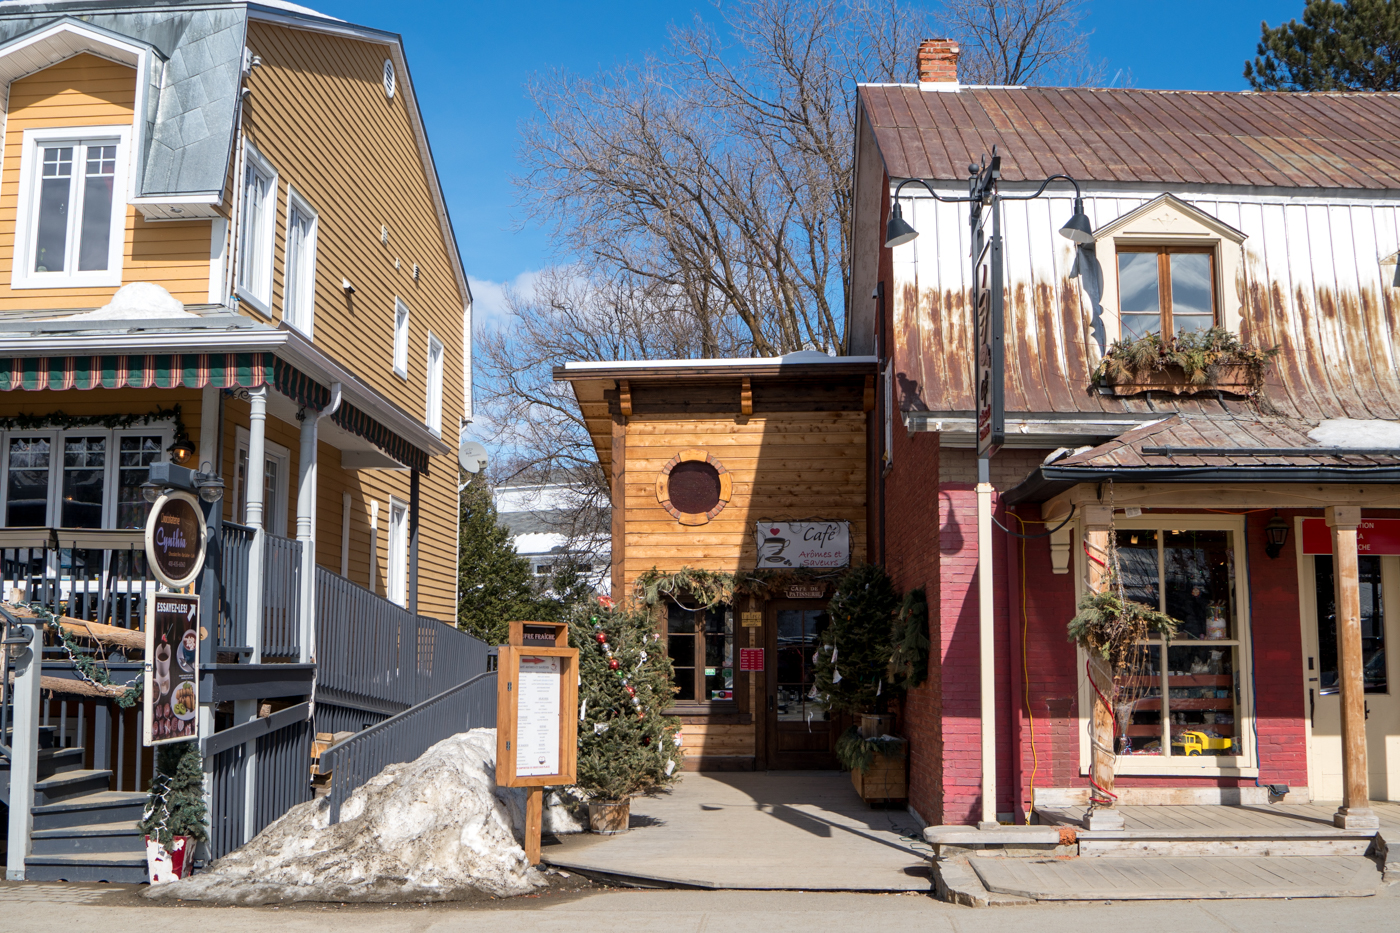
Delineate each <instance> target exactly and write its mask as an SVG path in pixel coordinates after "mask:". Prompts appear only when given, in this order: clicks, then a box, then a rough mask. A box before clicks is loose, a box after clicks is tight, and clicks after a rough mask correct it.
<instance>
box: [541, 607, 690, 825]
mask: <svg viewBox="0 0 1400 933" xmlns="http://www.w3.org/2000/svg"><path fill="white" fill-rule="evenodd" d="M569 644H570V646H571V647H574V648H577V649H578V653H579V676H580V680H581V682H580V684H579V724H578V784H577V786H578V787H579V789H580V790H582V791H584V792H585V793H587V794H588V795H589V796H591V797H594V798H597V799H600V800H623V799H626V798H628V797H631V796H633V795H635V794H644V793H647V792H648V791H651V790H655V789H656V788H659V787H664V786H666V785H667V784H670V783H672V782H673V781H675V780H676V779H677V778H679V777H680V767H681V754H682V753H681V750H680V748H678V747H677V745H676V732H677V731H678V730H679V729H680V720H679V719H676V718H675V717H667V716H663V715H662V712H663V711H664V710H665V709H666V708H667V707H669V706H670V705H671V698H672V696H673V695H674V689H673V686H672V683H673V674H672V670H671V659H670V658H669V657H667V656H666V645H665V643H664V642H662V641H661V640H660V636H658V635H657V634H656V623H655V622H654V620H653V619H652V617H651V616H650V615H649V614H648V613H646V612H644V611H636V610H624V609H616V608H604V607H601V606H596V604H595V607H594V608H593V610H592V611H590V612H589V613H588V614H587V615H584V614H582V613H580V614H578V615H576V616H575V617H574V618H573V619H572V620H571V623H570V625H569Z"/></svg>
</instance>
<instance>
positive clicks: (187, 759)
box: [140, 742, 209, 849]
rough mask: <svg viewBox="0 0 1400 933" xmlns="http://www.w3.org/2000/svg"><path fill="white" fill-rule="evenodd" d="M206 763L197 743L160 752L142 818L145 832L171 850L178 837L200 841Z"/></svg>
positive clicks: (176, 744)
mask: <svg viewBox="0 0 1400 933" xmlns="http://www.w3.org/2000/svg"><path fill="white" fill-rule="evenodd" d="M205 816H206V811H205V809H204V762H203V759H202V757H201V756H200V754H199V744H198V743H197V742H171V743H170V744H168V745H161V746H158V747H157V749H156V773H155V776H154V777H152V778H151V787H150V791H149V792H148V796H147V798H146V812H145V813H144V814H143V815H142V817H141V823H140V826H141V831H142V832H144V833H145V834H146V835H148V836H153V837H155V838H156V839H158V840H159V841H160V844H161V845H162V846H164V847H165V848H166V849H169V848H170V846H171V844H172V843H173V842H174V839H175V837H176V836H189V837H190V838H191V839H194V840H195V841H196V842H203V841H205V840H206V839H208V838H209V834H208V832H207V831H206V830H205V828H204V821H205Z"/></svg>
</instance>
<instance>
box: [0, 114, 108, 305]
mask: <svg viewBox="0 0 1400 933" xmlns="http://www.w3.org/2000/svg"><path fill="white" fill-rule="evenodd" d="M128 133H129V130H128V129H127V128H125V127H112V128H107V127H91V128H84V129H83V130H79V131H76V132H75V131H74V130H72V129H59V130H54V129H42V130H27V131H26V132H25V134H24V151H23V155H22V156H21V160H20V163H21V164H20V193H21V200H20V215H19V222H18V223H17V224H16V231H15V232H16V240H17V242H16V257H17V258H16V262H15V264H14V271H13V275H12V280H13V287H15V288H54V287H59V288H62V287H65V286H83V285H87V286H93V285H96V286H103V285H120V284H121V261H122V246H123V236H122V227H123V221H124V220H125V218H126V197H125V195H124V191H125V184H126V166H125V156H126V142H125V141H126V136H127V134H128ZM89 134H90V135H89Z"/></svg>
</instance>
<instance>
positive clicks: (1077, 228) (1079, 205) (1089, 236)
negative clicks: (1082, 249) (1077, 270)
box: [1060, 198, 1094, 246]
mask: <svg viewBox="0 0 1400 933" xmlns="http://www.w3.org/2000/svg"><path fill="white" fill-rule="evenodd" d="M1060 236H1062V237H1064V238H1065V239H1067V240H1070V241H1071V242H1073V243H1075V244H1077V245H1079V246H1088V245H1089V244H1090V243H1092V242H1094V225H1093V224H1091V223H1089V215H1087V214H1085V213H1084V199H1083V198H1075V199H1074V213H1073V214H1071V215H1070V218H1069V220H1068V221H1067V222H1066V223H1065V225H1064V226H1063V227H1061V228H1060Z"/></svg>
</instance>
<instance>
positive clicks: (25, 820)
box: [0, 623, 43, 881]
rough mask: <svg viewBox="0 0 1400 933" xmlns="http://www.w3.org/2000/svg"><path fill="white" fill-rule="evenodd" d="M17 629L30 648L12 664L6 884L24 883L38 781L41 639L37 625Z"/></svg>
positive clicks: (3, 649) (7, 647) (7, 648)
mask: <svg viewBox="0 0 1400 933" xmlns="http://www.w3.org/2000/svg"><path fill="white" fill-rule="evenodd" d="M20 629H21V630H22V631H24V632H25V633H26V634H28V635H29V645H28V647H26V648H24V650H23V652H22V653H21V654H20V656H19V657H17V658H15V664H14V670H15V686H14V694H13V700H12V704H13V706H12V710H13V716H12V718H11V728H12V729H13V731H12V732H11V738H10V753H11V758H10V833H9V837H8V847H7V849H6V853H7V854H6V861H5V880H6V881H23V880H24V860H25V858H26V857H27V856H28V855H29V851H30V834H31V832H30V831H31V830H32V829H33V827H34V810H33V807H34V784H35V783H36V782H37V781H38V779H39V674H40V669H41V668H42V666H43V636H42V635H41V634H40V632H39V627H38V626H36V625H26V624H23V623H21V624H20ZM3 630H4V629H3V627H2V626H0V631H3ZM9 631H11V632H13V631H14V629H13V628H11V629H10V630H9ZM10 647H11V646H9V645H6V646H3V647H0V651H8V650H9V648H10ZM0 670H3V668H0Z"/></svg>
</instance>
